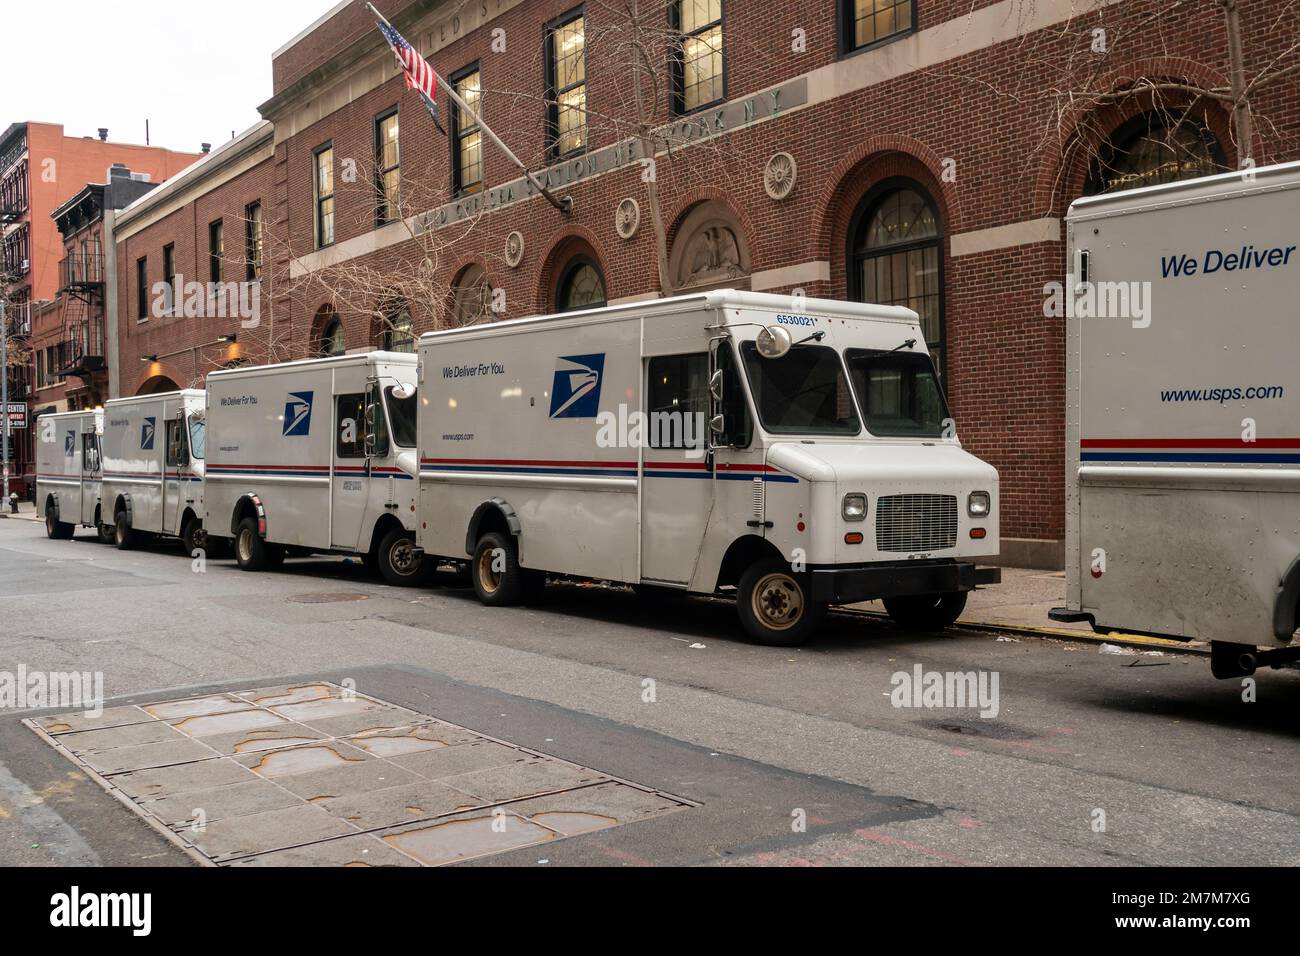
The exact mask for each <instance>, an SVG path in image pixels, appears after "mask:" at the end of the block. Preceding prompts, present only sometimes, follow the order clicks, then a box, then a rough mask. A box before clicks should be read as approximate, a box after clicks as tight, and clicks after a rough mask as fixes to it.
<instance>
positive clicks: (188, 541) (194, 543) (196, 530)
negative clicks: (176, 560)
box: [181, 518, 212, 558]
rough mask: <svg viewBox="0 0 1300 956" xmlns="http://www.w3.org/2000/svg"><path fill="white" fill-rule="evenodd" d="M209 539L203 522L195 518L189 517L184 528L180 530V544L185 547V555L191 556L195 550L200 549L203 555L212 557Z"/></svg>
mask: <svg viewBox="0 0 1300 956" xmlns="http://www.w3.org/2000/svg"><path fill="white" fill-rule="evenodd" d="M209 540H210V539H209V538H208V533H207V531H205V530H204V528H203V522H202V521H200V520H199V519H197V518H191V519H190V520H189V521H188V522H187V523H186V525H185V530H184V531H182V532H181V544H182V545H183V546H184V547H185V556H186V557H193V556H194V552H195V551H202V552H203V555H204V557H208V558H210V557H212V548H211V546H210V544H209Z"/></svg>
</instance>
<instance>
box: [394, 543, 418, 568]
mask: <svg viewBox="0 0 1300 956" xmlns="http://www.w3.org/2000/svg"><path fill="white" fill-rule="evenodd" d="M388 561H389V563H390V564H391V565H392V566H393V570H394V571H396V572H397V573H398V574H410V573H412V572H413V571H414V570H415V567H416V561H415V546H414V545H413V544H412V543H411V542H410V541H409V540H406V539H403V540H401V541H399V542H398V543H397V544H395V545H393V548H392V550H391V551H389V554H388Z"/></svg>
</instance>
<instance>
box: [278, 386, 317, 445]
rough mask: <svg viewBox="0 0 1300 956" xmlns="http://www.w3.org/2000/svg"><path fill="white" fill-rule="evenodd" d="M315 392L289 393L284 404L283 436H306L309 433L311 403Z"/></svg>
mask: <svg viewBox="0 0 1300 956" xmlns="http://www.w3.org/2000/svg"><path fill="white" fill-rule="evenodd" d="M315 394H316V393H315V392H290V393H289V398H288V399H287V400H286V401H285V403H284V434H285V436H286V437H292V436H300V435H307V434H309V433H310V432H311V401H312V396H313V395H315Z"/></svg>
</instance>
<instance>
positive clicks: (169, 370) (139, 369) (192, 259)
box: [117, 162, 290, 395]
mask: <svg viewBox="0 0 1300 956" xmlns="http://www.w3.org/2000/svg"><path fill="white" fill-rule="evenodd" d="M273 171H274V170H273V166H272V164H271V163H269V162H264V163H261V164H259V165H257V166H255V167H253V168H252V169H250V170H248V171H246V172H244V173H241V174H240V175H238V176H236V177H234V178H233V179H231V180H229V181H228V182H225V183H223V184H221V185H219V186H216V187H215V188H212V189H210V190H208V191H206V192H204V193H202V194H201V195H199V196H198V197H197V198H196V199H194V200H192V201H191V202H189V203H187V204H186V205H184V206H182V207H181V208H179V209H178V210H176V211H175V212H173V213H171V214H170V215H168V216H166V217H165V218H163V219H161V220H159V221H158V222H156V223H153V224H151V225H149V226H146V227H145V228H144V229H141V230H140V231H139V232H136V233H134V234H132V235H130V236H129V237H128V238H126V239H124V240H120V241H119V242H118V243H117V275H118V297H117V298H118V332H119V337H118V342H119V346H118V349H119V360H120V362H121V391H122V394H123V395H134V394H137V393H138V392H139V391H140V390H141V389H142V388H145V387H152V384H153V383H154V382H155V381H156V380H158V379H160V378H164V377H165V378H168V379H171V380H172V381H173V382H175V383H176V384H177V385H179V386H180V387H182V388H187V387H190V386H200V387H201V386H202V383H203V379H204V376H206V375H207V373H208V372H210V371H213V370H215V369H217V368H220V367H222V366H223V365H225V364H227V363H229V362H232V361H236V360H241V359H242V360H247V361H250V362H254V363H258V364H260V363H263V362H266V361H268V360H276V361H283V360H284V359H286V358H288V357H290V356H289V355H287V354H284V355H281V354H279V353H275V352H272V351H271V348H272V346H273V344H274V343H275V341H277V338H276V333H275V328H274V324H273V322H272V321H271V316H270V314H269V312H270V310H269V305H270V296H269V294H266V290H265V287H264V289H263V295H262V300H261V301H262V311H261V317H260V324H259V325H258V326H257V327H256V328H252V329H245V328H242V327H241V321H240V319H239V318H238V317H226V318H217V317H193V318H190V317H186V316H184V315H171V316H158V315H153V314H151V315H150V317H149V319H148V320H147V321H145V322H138V321H137V312H138V309H137V300H136V294H137V289H138V283H137V281H136V260H137V259H139V258H140V257H141V256H145V257H147V258H148V267H147V268H148V283H149V286H150V287H152V285H153V284H154V283H155V282H161V281H162V272H163V247H164V246H165V245H167V244H168V243H174V244H175V249H176V251H175V269H176V273H177V275H178V276H183V277H184V278H185V280H186V281H189V280H191V279H193V280H196V281H199V282H203V283H207V281H208V278H209V261H208V253H209V243H208V226H209V224H210V223H211V222H213V221H214V220H216V219H218V218H220V219H222V220H223V222H224V229H225V236H224V243H223V245H224V248H225V255H224V257H223V260H222V262H223V265H222V271H223V278H224V279H226V280H227V281H236V282H241V281H243V280H244V277H245V274H246V271H245V262H246V259H245V253H244V246H245V223H246V221H247V220H246V217H245V209H246V207H247V206H248V205H249V204H250V203H254V202H260V203H261V204H262V215H263V223H264V227H265V225H266V223H267V221H268V220H269V218H270V217H271V215H272V214H273V209H274V203H273V202H272V195H273V189H272V181H271V176H272V173H273ZM263 281H264V286H265V285H269V284H270V282H271V279H270V277H269V276H264V280H263ZM153 298H154V297H153V293H152V289H150V292H149V300H150V303H151V304H152V302H153ZM152 311H153V310H152V308H151V313H152ZM232 332H233V333H235V334H236V342H235V343H234V344H233V345H232V344H225V343H218V342H217V338H218V336H221V335H226V334H228V333H232ZM142 355H156V356H158V361H156V362H142V361H141V358H140V357H141V356H142Z"/></svg>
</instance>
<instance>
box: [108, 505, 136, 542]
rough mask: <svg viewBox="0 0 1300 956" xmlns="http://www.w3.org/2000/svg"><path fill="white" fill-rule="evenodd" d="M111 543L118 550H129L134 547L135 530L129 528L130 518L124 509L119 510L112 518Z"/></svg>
mask: <svg viewBox="0 0 1300 956" xmlns="http://www.w3.org/2000/svg"><path fill="white" fill-rule="evenodd" d="M113 544H115V545H117V550H119V551H130V550H131V549H132V548H134V547H135V532H134V531H132V530H131V519H130V518H128V517H127V516H126V512H125V511H119V512H118V513H117V515H116V517H115V518H114V521H113Z"/></svg>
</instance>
